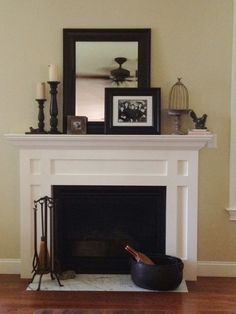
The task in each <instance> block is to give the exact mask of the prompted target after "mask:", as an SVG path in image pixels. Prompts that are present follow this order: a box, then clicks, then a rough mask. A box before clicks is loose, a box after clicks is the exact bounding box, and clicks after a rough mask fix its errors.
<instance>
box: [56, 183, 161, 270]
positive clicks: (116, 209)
mask: <svg viewBox="0 0 236 314" xmlns="http://www.w3.org/2000/svg"><path fill="white" fill-rule="evenodd" d="M52 195H53V198H54V199H55V200H56V208H55V217H54V222H55V228H54V242H55V266H56V267H58V269H59V271H65V270H74V271H76V273H94V274H95V273H107V274H108V273H110V274H112V273H113V274H114V273H129V272H130V256H128V254H127V252H126V251H125V249H124V247H125V245H126V244H129V245H131V246H133V247H134V248H136V249H137V250H139V251H142V252H144V253H145V254H147V255H148V256H149V257H151V258H152V257H153V258H154V257H155V255H156V254H159V253H163V254H164V253H165V237H166V187H164V186H61V185H60V186H52Z"/></svg>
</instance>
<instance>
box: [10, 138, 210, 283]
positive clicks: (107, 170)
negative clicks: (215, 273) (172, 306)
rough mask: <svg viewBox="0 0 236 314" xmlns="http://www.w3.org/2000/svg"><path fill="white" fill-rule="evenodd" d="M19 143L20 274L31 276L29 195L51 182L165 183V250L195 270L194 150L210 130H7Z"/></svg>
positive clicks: (205, 142) (206, 141) (206, 142)
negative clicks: (117, 132) (170, 132)
mask: <svg viewBox="0 0 236 314" xmlns="http://www.w3.org/2000/svg"><path fill="white" fill-rule="evenodd" d="M6 138H7V140H8V141H9V142H11V143H12V144H13V145H16V146H18V147H19V149H20V210H21V214H20V226H21V231H20V243H21V277H23V278H30V277H31V270H32V257H33V210H32V208H33V200H36V199H38V198H40V197H42V196H45V195H48V196H50V195H51V193H52V192H51V191H52V186H55V185H68V186H69V185H71V186H153V187H155V186H164V187H166V226H165V229H166V234H165V253H166V254H168V255H174V256H177V257H180V258H181V259H182V260H183V261H184V278H185V279H187V280H196V276H197V214H198V156H199V150H200V149H202V148H203V147H209V148H211V147H215V139H216V138H215V136H214V135H211V134H210V135H65V134H63V135H49V134H48V135H25V134H7V135H6Z"/></svg>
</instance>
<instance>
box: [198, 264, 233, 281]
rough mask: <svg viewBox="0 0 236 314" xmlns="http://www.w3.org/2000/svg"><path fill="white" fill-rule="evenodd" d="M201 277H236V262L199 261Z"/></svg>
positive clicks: (199, 274)
mask: <svg viewBox="0 0 236 314" xmlns="http://www.w3.org/2000/svg"><path fill="white" fill-rule="evenodd" d="M197 275H198V276H199V277H236V262H223V261H198V264H197Z"/></svg>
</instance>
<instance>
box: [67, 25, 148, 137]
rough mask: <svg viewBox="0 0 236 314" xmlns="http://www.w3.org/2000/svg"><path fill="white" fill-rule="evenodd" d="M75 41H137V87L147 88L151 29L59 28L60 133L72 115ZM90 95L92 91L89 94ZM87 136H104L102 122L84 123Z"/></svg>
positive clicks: (74, 113)
mask: <svg viewBox="0 0 236 314" xmlns="http://www.w3.org/2000/svg"><path fill="white" fill-rule="evenodd" d="M78 41H111V42H112V41H114V42H116V41H124V42H125V41H127V42H130V41H131V42H132V41H135V42H138V87H150V63H151V61H150V59H151V29H149V28H144V29H142V28H140V29H139V28H136V29H132V28H131V29H122V28H114V29H105V28H104V29H103V28H98V29H87V28H84V29H83V28H82V29H77V28H65V29H63V132H64V133H66V130H67V116H68V115H71V116H75V115H76V112H75V98H76V97H75V61H76V51H75V47H76V42H78ZM91 92H92V91H91ZM87 133H88V134H102V133H104V122H94V121H88V123H87Z"/></svg>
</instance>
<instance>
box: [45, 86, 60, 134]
mask: <svg viewBox="0 0 236 314" xmlns="http://www.w3.org/2000/svg"><path fill="white" fill-rule="evenodd" d="M48 84H49V85H50V94H51V101H50V116H51V118H50V127H51V128H50V131H49V132H48V133H50V134H60V133H61V132H60V131H58V129H57V124H58V119H57V115H58V108H57V85H58V84H60V82H58V81H49V82H48Z"/></svg>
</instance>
